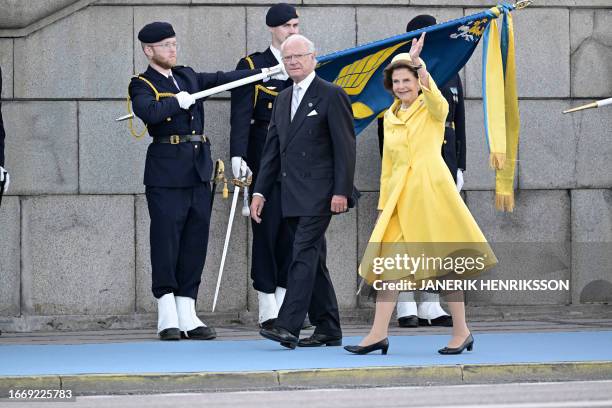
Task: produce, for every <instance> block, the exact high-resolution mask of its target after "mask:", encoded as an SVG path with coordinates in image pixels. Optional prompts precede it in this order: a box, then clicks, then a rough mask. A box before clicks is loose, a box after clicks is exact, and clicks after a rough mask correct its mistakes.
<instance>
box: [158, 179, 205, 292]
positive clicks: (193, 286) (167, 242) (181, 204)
mask: <svg viewBox="0 0 612 408" xmlns="http://www.w3.org/2000/svg"><path fill="white" fill-rule="evenodd" d="M210 194H211V192H210V186H209V185H208V184H202V185H199V186H197V187H190V188H165V187H151V186H147V187H146V197H147V204H148V207H149V216H150V217H151V229H150V240H151V266H152V269H153V282H152V290H153V296H155V297H156V298H160V297H162V296H163V295H165V294H167V293H174V294H175V295H177V296H186V297H190V298H192V299H196V298H197V296H198V288H199V286H200V281H201V278H202V270H203V269H204V262H205V261H206V249H207V246H208V231H209V227H210Z"/></svg>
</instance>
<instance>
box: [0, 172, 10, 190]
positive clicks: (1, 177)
mask: <svg viewBox="0 0 612 408" xmlns="http://www.w3.org/2000/svg"><path fill="white" fill-rule="evenodd" d="M3 181H4V191H3V193H6V192H7V191H8V188H9V184H11V175H10V174H9V173H8V171H6V170H5V169H4V167H2V166H0V183H2V182H3Z"/></svg>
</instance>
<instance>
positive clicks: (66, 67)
mask: <svg viewBox="0 0 612 408" xmlns="http://www.w3.org/2000/svg"><path fill="white" fill-rule="evenodd" d="M132 18H133V16H132V9H131V8H130V7H88V8H86V9H83V10H80V11H79V12H77V13H75V14H72V15H70V16H68V17H66V18H64V19H62V20H59V21H57V22H55V23H54V24H52V25H49V26H47V27H45V28H43V29H41V30H39V31H36V32H34V33H32V34H30V35H28V36H27V37H24V38H17V39H15V66H16V67H19V69H18V70H16V71H15V97H18V98H123V97H125V95H126V88H127V84H128V82H129V77H130V74H132V72H133V66H132V50H133V47H132V40H131V38H132ZM109 27H112V29H111V30H109ZM100 33H104V39H103V40H101V38H100Z"/></svg>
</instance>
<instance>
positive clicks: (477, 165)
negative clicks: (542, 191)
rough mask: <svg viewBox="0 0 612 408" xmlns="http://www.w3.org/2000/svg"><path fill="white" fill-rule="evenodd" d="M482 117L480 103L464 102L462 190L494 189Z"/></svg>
mask: <svg viewBox="0 0 612 408" xmlns="http://www.w3.org/2000/svg"><path fill="white" fill-rule="evenodd" d="M483 117H484V115H483V111H482V101H480V100H466V101H465V138H466V163H465V166H466V172H465V173H464V180H465V185H464V187H463V188H464V190H493V189H495V172H494V171H493V170H492V169H491V167H490V166H489V148H488V147H487V138H486V136H485V131H484V124H483ZM519 163H520V162H519Z"/></svg>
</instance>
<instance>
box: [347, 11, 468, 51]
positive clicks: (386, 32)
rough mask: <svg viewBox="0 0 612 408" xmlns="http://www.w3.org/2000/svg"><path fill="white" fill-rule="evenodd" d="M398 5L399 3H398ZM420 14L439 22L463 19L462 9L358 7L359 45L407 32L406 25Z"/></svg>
mask: <svg viewBox="0 0 612 408" xmlns="http://www.w3.org/2000/svg"><path fill="white" fill-rule="evenodd" d="M396 4H397V3H396ZM419 14H430V15H432V16H434V17H435V18H436V20H437V21H438V22H443V21H448V20H452V19H455V18H459V17H463V10H462V9H461V8H421V7H411V6H408V5H406V6H404V7H358V8H357V44H365V43H368V42H371V41H376V40H381V39H383V38H387V37H391V36H394V35H398V34H402V33H405V32H406V24H408V22H409V21H410V20H411V19H412V18H413V17H416V16H418V15H419Z"/></svg>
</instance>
